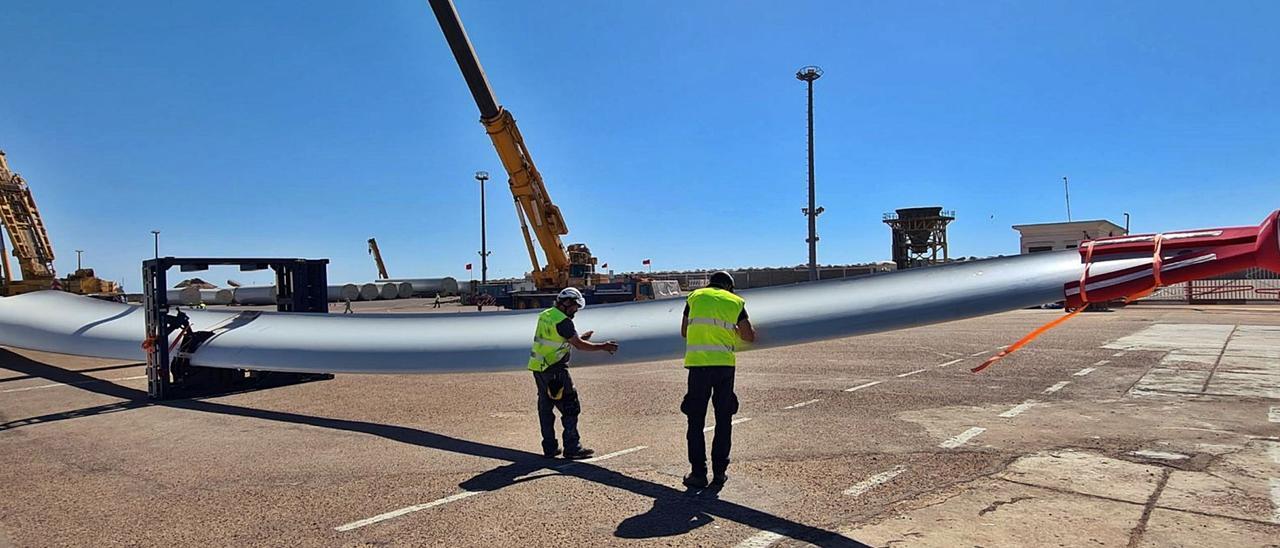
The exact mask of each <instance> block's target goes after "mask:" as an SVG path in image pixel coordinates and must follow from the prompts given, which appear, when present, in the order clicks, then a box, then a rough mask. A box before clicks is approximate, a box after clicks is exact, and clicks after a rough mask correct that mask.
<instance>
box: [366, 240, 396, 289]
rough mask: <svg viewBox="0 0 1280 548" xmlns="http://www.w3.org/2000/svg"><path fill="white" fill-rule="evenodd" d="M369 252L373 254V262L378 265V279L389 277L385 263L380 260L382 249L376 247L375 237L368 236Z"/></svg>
mask: <svg viewBox="0 0 1280 548" xmlns="http://www.w3.org/2000/svg"><path fill="white" fill-rule="evenodd" d="M369 254H370V255H373V263H374V264H375V265H377V266H378V279H379V280H388V279H391V276H390V275H388V274H387V264H386V263H384V262H382V251H381V250H379V249H378V240H377V239H376V238H369Z"/></svg>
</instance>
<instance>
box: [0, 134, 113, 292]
mask: <svg viewBox="0 0 1280 548" xmlns="http://www.w3.org/2000/svg"><path fill="white" fill-rule="evenodd" d="M0 225H3V226H4V228H5V230H7V231H8V232H9V241H10V243H12V244H13V256H14V257H16V258H17V259H18V270H19V272H21V273H22V279H21V280H15V279H14V277H13V271H12V269H11V267H10V266H9V255H8V253H7V252H6V250H5V248H4V237H3V234H0V266H2V268H0V274H3V278H0V296H10V295H19V294H22V293H29V292H32V291H40V290H44V289H62V290H65V291H70V292H72V293H77V294H80V295H92V296H96V297H104V298H112V299H114V298H118V297H120V296H121V295H122V293H121V291H120V285H119V284H117V283H115V282H111V281H107V280H102V279H99V278H98V277H97V276H94V274H93V269H92V268H81V269H79V270H76V273H75V274H72V275H70V276H68V277H66V278H65V279H62V280H59V279H58V277H57V273H55V272H54V269H53V245H52V244H50V243H49V233H48V232H47V231H46V230H45V228H44V222H43V221H41V220H40V210H38V209H36V202H35V199H34V198H32V197H31V189H30V188H29V187H28V186H27V182H26V180H24V179H23V178H22V176H21V175H18V174H17V173H14V172H13V171H10V170H9V162H8V160H6V158H5V155H4V151H2V150H0Z"/></svg>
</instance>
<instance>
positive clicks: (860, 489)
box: [844, 466, 907, 497]
mask: <svg viewBox="0 0 1280 548" xmlns="http://www.w3.org/2000/svg"><path fill="white" fill-rule="evenodd" d="M906 471H907V469H906V467H903V466H899V467H897V468H894V469H893V470H888V471H885V472H880V473H879V474H876V475H874V476H871V477H869V478H867V479H865V480H862V481H860V482H858V483H857V484H856V485H854V486H853V487H850V488H848V489H845V490H844V494H845V495H848V496H850V497H860V496H862V494H863V493H866V492H867V491H870V490H872V489H875V488H876V487H879V486H881V485H884V484H886V483H889V481H890V480H892V479H893V478H896V477H898V474H901V473H903V472H906Z"/></svg>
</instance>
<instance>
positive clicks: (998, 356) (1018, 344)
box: [970, 303, 1089, 373]
mask: <svg viewBox="0 0 1280 548" xmlns="http://www.w3.org/2000/svg"><path fill="white" fill-rule="evenodd" d="M1088 306H1089V303H1085V304H1084V306H1081V307H1080V308H1077V309H1075V310H1073V311H1071V313H1070V314H1067V315H1065V316H1062V317H1060V318H1057V319H1055V320H1053V321H1051V322H1049V323H1047V324H1044V325H1042V326H1040V327H1037V328H1035V330H1034V331H1032V332H1030V333H1027V335H1026V336H1025V337H1023V338H1021V339H1018V342H1016V343H1013V344H1011V345H1009V347H1008V348H1006V349H1004V350H1001V351H1000V352H999V353H997V354H996V355H994V356H991V357H990V358H987V361H985V362H982V365H979V366H977V367H975V368H973V369H970V371H972V372H974V373H977V372H979V371H982V370H983V369H986V368H988V367H991V364H993V363H996V362H998V361H1000V360H1002V359H1004V357H1005V356H1008V355H1009V354H1012V353H1014V352H1017V351H1018V349H1019V348H1022V347H1024V346H1026V345H1027V343H1030V342H1031V341H1033V340H1035V339H1036V337H1039V336H1040V335H1043V334H1044V333H1045V332H1046V331H1048V330H1050V329H1053V328H1055V327H1058V325H1060V324H1062V322H1065V321H1067V320H1070V319H1071V318H1074V317H1076V314H1079V313H1081V312H1084V309H1085V308H1087V307H1088Z"/></svg>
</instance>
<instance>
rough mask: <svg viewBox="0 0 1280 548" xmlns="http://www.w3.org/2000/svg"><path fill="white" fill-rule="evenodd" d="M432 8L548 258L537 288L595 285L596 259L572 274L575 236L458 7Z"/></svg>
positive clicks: (434, 4)
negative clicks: (570, 244)
mask: <svg viewBox="0 0 1280 548" xmlns="http://www.w3.org/2000/svg"><path fill="white" fill-rule="evenodd" d="M430 4H431V11H432V12H434V13H435V16H436V20H437V21H438V22H439V23H440V30H441V31H443V32H444V36H445V40H446V41H448V43H449V49H450V50H452V51H453V57H454V59H455V60H457V62H458V68H459V69H461V70H462V77H463V78H464V79H465V80H466V82H467V87H468V88H470V89H471V96H472V98H474V99H475V102H476V107H477V108H479V109H480V122H481V123H482V124H484V127H485V131H486V132H487V133H488V134H489V139H490V140H492V141H493V147H494V149H496V150H497V152H498V158H499V159H500V160H501V161H502V167H503V168H504V169H506V171H507V176H508V180H507V184H508V185H509V186H510V187H511V194H512V195H513V196H515V199H516V202H517V204H519V209H520V212H521V213H523V215H524V217H526V218H527V219H528V221H529V223H530V225H531V227H532V229H533V234H534V235H535V236H536V237H537V240H538V244H539V245H540V246H541V248H542V254H543V256H545V257H546V261H547V265H546V267H545V268H544V267H542V266H540V265H539V264H538V261H537V256H536V255H534V254H532V253H531V254H530V259H531V261H532V262H533V282H534V285H536V286H537V287H539V288H554V287H564V286H567V285H570V284H571V283H575V282H576V283H586V284H589V283H591V278H592V271H593V270H594V268H593V265H594V259H592V260H591V261H590V262H589V263H587V264H584V265H582V267H584V268H580V269H572V270H571V268H570V265H571V261H570V258H569V253H568V252H566V251H565V245H564V242H563V241H562V240H561V239H560V237H561V236H563V235H566V234H568V233H569V229H568V227H567V226H566V225H565V222H564V217H563V216H562V215H561V214H560V208H559V207H556V205H555V203H554V202H552V201H551V195H550V194H549V193H548V192H547V187H546V185H545V184H544V183H543V181H542V174H540V173H538V168H537V167H535V166H534V164H533V158H532V157H531V156H530V154H529V149H528V147H526V146H525V144H524V138H523V137H521V135H520V129H519V128H517V127H516V120H515V117H513V116H512V115H511V112H510V111H508V110H506V109H504V108H502V106H501V105H499V104H498V99H497V97H496V96H495V95H494V93H493V88H492V87H490V86H489V79H488V78H487V77H486V76H485V74H484V68H482V67H481V66H480V58H479V57H477V56H476V52H475V48H473V47H472V46H471V40H470V39H469V38H468V37H467V31H466V29H464V28H463V27H462V20H461V19H460V18H459V17H458V11H457V9H456V8H455V7H454V5H453V1H452V0H430ZM525 243H526V244H527V245H528V246H529V247H530V248H532V247H533V242H532V241H531V240H530V239H529V234H528V232H526V233H525ZM573 270H580V272H574V271H573ZM579 279H581V280H582V281H579Z"/></svg>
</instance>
